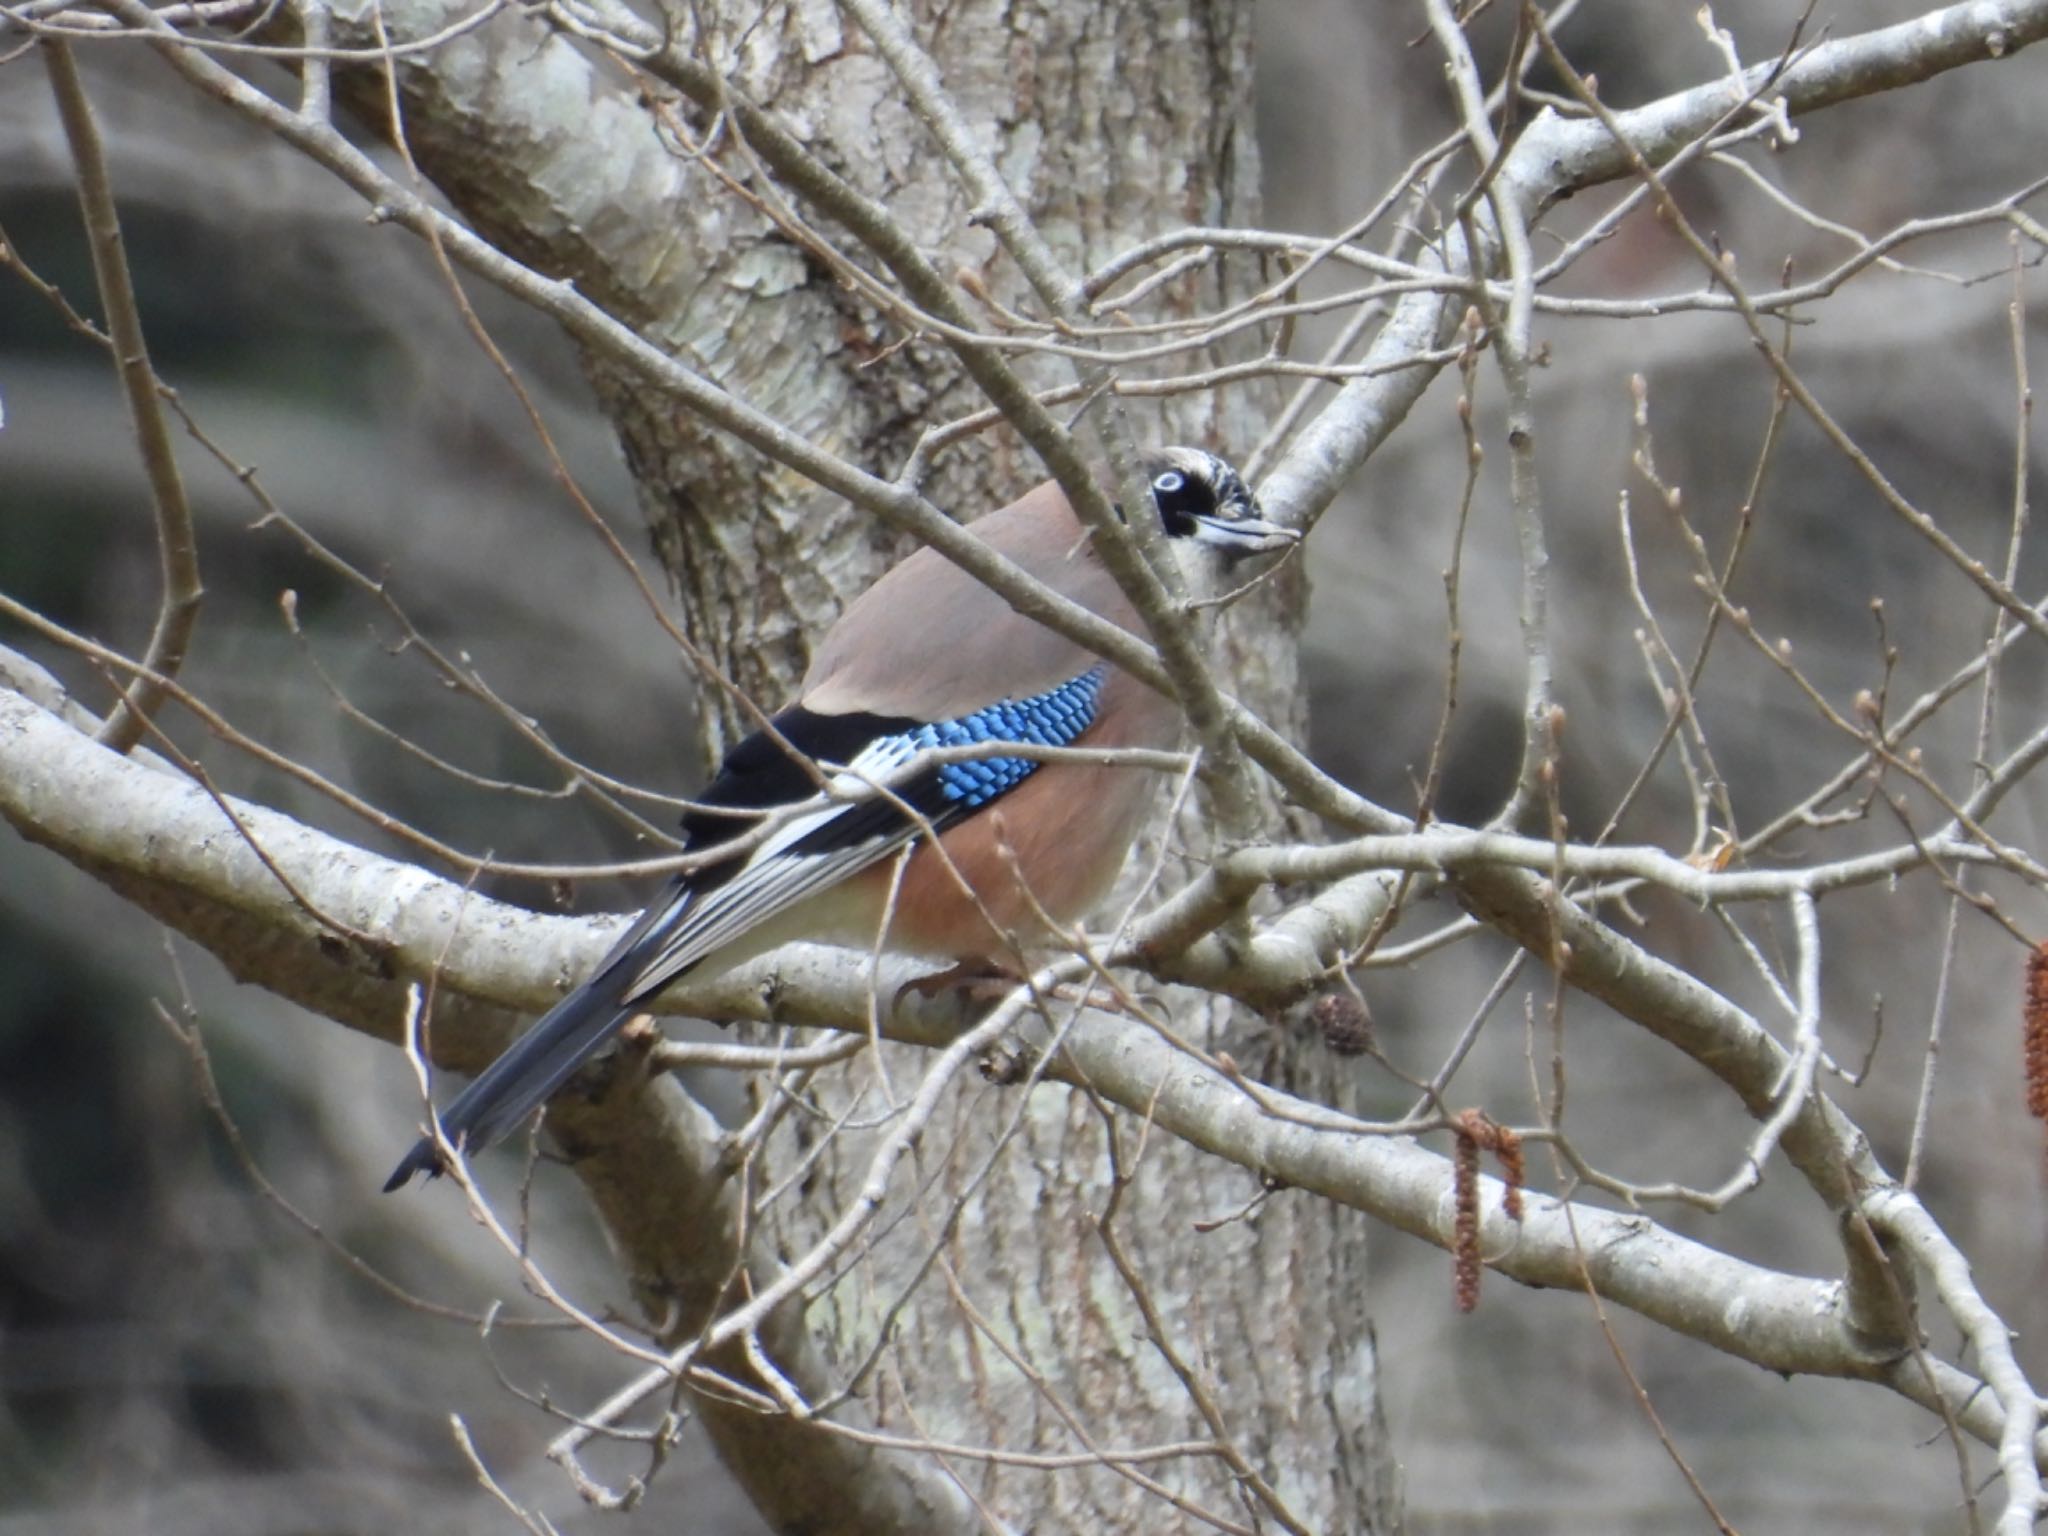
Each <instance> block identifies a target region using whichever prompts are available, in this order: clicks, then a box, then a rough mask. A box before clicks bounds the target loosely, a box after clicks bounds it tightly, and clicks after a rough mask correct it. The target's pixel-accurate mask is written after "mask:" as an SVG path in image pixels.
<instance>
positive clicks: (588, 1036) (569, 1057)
mask: <svg viewBox="0 0 2048 1536" xmlns="http://www.w3.org/2000/svg"><path fill="white" fill-rule="evenodd" d="M622 958H623V957H622ZM633 970H634V968H633V967H632V966H630V965H622V964H616V963H615V964H612V965H607V966H604V967H602V968H601V969H600V970H599V971H598V973H597V974H596V975H595V976H593V977H591V978H590V980H588V981H586V982H585V983H584V984H583V985H582V986H580V987H578V988H577V989H576V990H575V991H574V992H571V993H570V994H569V995H568V996H567V997H565V998H563V999H562V1000H561V1001H560V1002H559V1003H557V1004H555V1006H554V1007H553V1008H551V1009H549V1010H548V1012H547V1013H546V1014H544V1015H542V1017H541V1020H540V1022H539V1023H537V1024H535V1025H534V1026H533V1028H532V1029H530V1030H528V1031H527V1032H526V1033H525V1034H524V1035H522V1036H521V1037H520V1038H519V1039H518V1040H517V1041H515V1042H514V1043H513V1045H512V1047H511V1049H509V1050H507V1051H506V1052H505V1054H504V1055H502V1056H500V1057H499V1058H498V1059H497V1060H496V1061H494V1062H492V1063H491V1064H490V1066H489V1067H488V1068H486V1069H485V1071H484V1074H483V1075H482V1076H481V1077H479V1078H478V1079H477V1080H476V1081H475V1082H473V1083H471V1084H470V1085H469V1086H468V1087H467V1088H465V1089H463V1090H462V1092H461V1093H460V1094H458V1095H457V1096H456V1098H455V1101H454V1102H453V1103H451V1104H450V1105H449V1106H448V1107H447V1108H446V1109H444V1110H442V1111H441V1115H440V1119H441V1130H442V1132H443V1134H445V1135H446V1136H447V1138H448V1139H449V1140H450V1141H452V1142H454V1143H455V1144H456V1145H458V1146H460V1147H462V1148H463V1149H464V1150H465V1151H469V1152H477V1151H481V1150H482V1149H483V1148H485V1147H487V1146H489V1145H490V1144H491V1143H492V1142H494V1141H496V1140H498V1139H499V1138H500V1137H502V1136H504V1135H506V1134H507V1133H509V1132H511V1131H512V1130H514V1129H515V1128H517V1126H518V1125H519V1123H520V1122H521V1121H523V1120H524V1119H525V1118H526V1117H527V1116H528V1115H530V1114H532V1113H533V1111H534V1110H536V1109H538V1108H540V1106H541V1105H543V1104H545V1103H546V1102H547V1101H548V1099H549V1098H550V1097H551V1096H552V1095H553V1094H554V1091H555V1090H556V1089H557V1088H559V1087H561V1086H562V1084H563V1083H565V1082H567V1081H568V1080H569V1076H570V1074H571V1073H573V1072H574V1071H575V1070H576V1069H577V1068H578V1067H579V1066H581V1065H582V1064H583V1063H584V1062H585V1061H586V1060H587V1059H588V1058H589V1057H590V1056H591V1055H592V1054H593V1053H595V1052H596V1050H597V1048H598V1047H599V1046H601V1045H603V1044H604V1043H605V1041H607V1040H609V1039H610V1038H611V1037H612V1035H613V1034H615V1033H616V1032H617V1031H618V1029H619V1027H620V1026H621V1025H623V1024H624V1023H625V1022H626V1020H628V1019H630V1018H632V1017H633V1015H634V1014H636V1013H639V1012H641V1011H642V1010H641V1009H640V1008H639V1007H638V1006H637V1005H635V1004H629V1003H621V1002H620V1001H619V994H620V993H621V992H624V991H626V990H628V987H629V985H630V983H631V981H632V979H633ZM441 1171H442V1165H441V1154H440V1151H439V1149H438V1148H436V1146H435V1145H434V1141H433V1138H432V1137H428V1136H423V1137H421V1138H420V1139H419V1141H418V1142H416V1143H414V1145H413V1149H412V1150H411V1151H410V1152H408V1153H406V1154H405V1158H404V1160H403V1161H402V1162H400V1163H399V1165H398V1167H397V1168H396V1169H394V1170H393V1171H392V1174H391V1177H390V1178H389V1179H387V1180H385V1182H384V1190H385V1193H387V1194H388V1193H390V1192H391V1191H392V1190H394V1189H398V1188H400V1187H402V1186H403V1185H405V1184H407V1183H409V1182H410V1181H411V1179H412V1176H413V1175H414V1174H416V1173H424V1174H426V1175H427V1177H428V1178H432V1177H434V1176H435V1175H436V1174H438V1173H440V1172H441Z"/></svg>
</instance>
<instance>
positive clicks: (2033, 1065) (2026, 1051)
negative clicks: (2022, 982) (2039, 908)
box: [2021, 942, 2048, 1120]
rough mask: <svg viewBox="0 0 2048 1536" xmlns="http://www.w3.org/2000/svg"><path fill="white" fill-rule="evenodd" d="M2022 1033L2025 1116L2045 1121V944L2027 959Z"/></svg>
mask: <svg viewBox="0 0 2048 1536" xmlns="http://www.w3.org/2000/svg"><path fill="white" fill-rule="evenodd" d="M2024 1022H2025V1033H2024V1036H2023V1039H2022V1045H2021V1050H2022V1053H2023V1055H2024V1058H2025V1066H2026V1074H2027V1113H2028V1114H2030V1115H2032V1116H2033V1117H2034V1118H2035V1119H2036V1120H2048V942H2043V943H2041V944H2037V945H2035V946H2034V952H2033V953H2032V954H2030V955H2028V956H2027V1001H2026V1011H2025V1014H2024Z"/></svg>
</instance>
